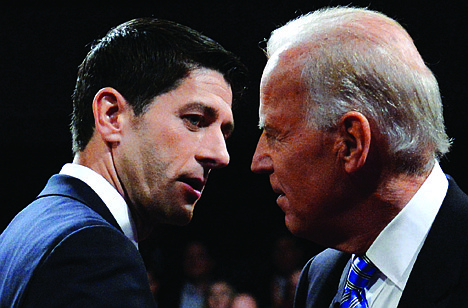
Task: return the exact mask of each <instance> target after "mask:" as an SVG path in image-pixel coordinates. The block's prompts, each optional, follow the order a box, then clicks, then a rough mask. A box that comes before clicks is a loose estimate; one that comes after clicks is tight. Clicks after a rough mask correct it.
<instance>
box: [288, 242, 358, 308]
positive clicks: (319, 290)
mask: <svg viewBox="0 0 468 308" xmlns="http://www.w3.org/2000/svg"><path fill="white" fill-rule="evenodd" d="M350 257H351V255H349V254H347V253H343V252H341V251H338V250H334V249H326V250H325V251H323V252H322V253H320V254H318V255H317V256H316V257H315V258H314V259H312V260H311V261H310V262H309V263H308V264H307V267H306V268H305V269H304V272H303V273H302V276H301V282H300V283H299V286H298V289H297V292H296V303H295V307H296V308H299V307H308V308H309V307H329V306H330V305H331V304H332V302H334V298H335V297H337V298H339V299H338V302H339V300H340V299H341V296H340V294H338V295H337V293H338V290H339V285H340V280H341V276H342V274H343V269H344V268H345V267H346V265H347V263H348V261H349V260H350Z"/></svg>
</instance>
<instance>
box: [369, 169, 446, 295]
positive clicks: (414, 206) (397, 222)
mask: <svg viewBox="0 0 468 308" xmlns="http://www.w3.org/2000/svg"><path fill="white" fill-rule="evenodd" d="M447 189H448V180H447V178H446V176H445V174H444V173H443V171H442V169H441V168H440V166H439V163H437V162H436V164H435V166H434V168H433V169H432V172H431V174H430V175H429V177H428V178H427V179H426V181H425V182H424V183H423V185H422V186H421V187H420V188H419V190H418V191H417V192H416V194H415V195H414V196H413V198H412V199H411V200H410V201H409V202H408V204H407V205H406V206H405V207H404V208H403V209H402V210H401V212H400V213H398V215H397V216H396V217H395V218H394V219H393V220H392V221H391V222H390V223H389V224H388V225H387V226H386V227H385V229H384V230H382V232H381V233H380V234H379V236H378V237H377V238H376V240H375V241H374V243H372V245H371V247H370V248H369V249H368V251H367V253H366V255H367V257H368V258H369V259H370V260H371V261H372V262H373V263H374V264H375V266H377V268H378V269H379V270H380V272H381V273H382V274H384V275H385V276H386V277H387V278H388V279H390V280H391V281H392V282H393V283H395V285H396V286H397V287H398V288H400V289H401V290H403V289H404V287H405V285H406V282H407V281H408V278H409V275H410V273H411V270H412V268H413V265H414V263H415V262H416V258H417V256H418V254H419V251H420V250H421V247H422V246H423V244H424V241H425V239H426V236H427V234H428V232H429V230H430V228H431V225H432V223H433V222H434V219H435V217H436V215H437V212H438V211H439V209H440V206H441V205H442V202H443V200H444V198H445V195H446V194H447Z"/></svg>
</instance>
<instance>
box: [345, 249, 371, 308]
mask: <svg viewBox="0 0 468 308" xmlns="http://www.w3.org/2000/svg"><path fill="white" fill-rule="evenodd" d="M376 270H377V268H376V267H375V265H374V264H372V262H371V261H370V260H369V259H368V258H367V257H366V256H365V255H362V256H360V257H358V256H356V257H355V258H354V260H353V262H352V264H351V268H350V270H349V274H348V279H347V280H346V285H345V290H344V293H343V298H342V299H341V306H340V307H341V308H355V307H356V308H357V307H368V304H367V301H366V297H365V288H366V287H367V286H368V284H369V280H370V279H371V278H372V275H373V274H374V273H375V271H376Z"/></svg>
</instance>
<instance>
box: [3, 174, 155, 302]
mask: <svg viewBox="0 0 468 308" xmlns="http://www.w3.org/2000/svg"><path fill="white" fill-rule="evenodd" d="M0 307H2V308H3V307H155V303H154V300H153V298H152V295H151V291H150V289H149V283H148V278H147V275H146V270H145V266H144V263H143V260H142V258H141V256H140V254H139V252H138V250H137V249H136V247H135V246H134V245H133V243H132V242H131V241H130V240H129V239H128V238H127V237H126V236H125V235H124V234H123V232H122V231H121V229H120V227H119V226H118V224H117V222H116V221H115V219H114V217H113V216H112V214H111V213H110V211H109V210H108V208H107V207H106V206H105V204H104V203H103V202H102V200H101V199H100V198H99V197H98V195H97V194H96V193H95V192H94V191H93V190H92V189H91V188H90V187H89V186H88V185H86V184H85V183H84V182H82V181H80V180H78V179H76V178H73V177H69V176H66V175H55V176H53V177H52V178H51V179H50V180H49V182H48V183H47V185H46V187H45V188H44V190H43V191H42V192H41V194H40V195H39V196H38V198H37V199H36V200H35V201H34V202H33V203H31V204H30V205H29V206H28V207H26V208H25V209H24V210H23V211H22V212H20V213H19V214H18V215H17V216H16V217H15V218H14V219H13V221H12V222H11V223H10V224H9V226H8V227H7V228H6V229H5V231H4V232H3V233H2V234H1V235H0Z"/></svg>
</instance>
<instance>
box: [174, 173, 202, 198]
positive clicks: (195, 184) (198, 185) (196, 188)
mask: <svg viewBox="0 0 468 308" xmlns="http://www.w3.org/2000/svg"><path fill="white" fill-rule="evenodd" d="M179 181H180V182H182V183H184V184H185V185H186V186H187V187H188V188H189V190H190V191H191V195H193V197H194V199H196V200H198V199H199V198H200V197H201V194H202V191H203V189H204V188H205V184H206V181H204V180H202V179H200V178H182V179H180V180H179Z"/></svg>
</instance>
